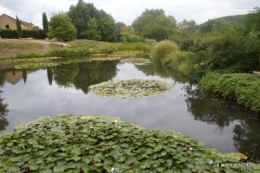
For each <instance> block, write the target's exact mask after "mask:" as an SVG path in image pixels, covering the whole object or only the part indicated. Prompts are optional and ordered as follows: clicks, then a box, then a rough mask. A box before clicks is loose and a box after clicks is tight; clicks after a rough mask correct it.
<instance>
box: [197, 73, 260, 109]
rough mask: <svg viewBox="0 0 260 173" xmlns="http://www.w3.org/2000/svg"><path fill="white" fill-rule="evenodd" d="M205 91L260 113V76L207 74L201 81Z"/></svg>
mask: <svg viewBox="0 0 260 173" xmlns="http://www.w3.org/2000/svg"><path fill="white" fill-rule="evenodd" d="M200 86H201V88H202V89H204V90H205V91H208V92H210V93H214V94H215V95H217V96H220V97H223V98H225V99H228V100H236V101H237V102H238V103H239V104H241V105H243V106H245V107H247V108H250V109H251V110H253V111H256V112H260V76H258V75H255V74H246V73H236V74H235V73H233V74H220V73H207V74H206V75H205V76H204V77H203V78H202V79H201V81H200Z"/></svg>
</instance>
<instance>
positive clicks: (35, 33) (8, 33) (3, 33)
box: [0, 29, 46, 39]
mask: <svg viewBox="0 0 260 173" xmlns="http://www.w3.org/2000/svg"><path fill="white" fill-rule="evenodd" d="M0 37H1V38H11V39H13V38H16V39H17V38H19V36H18V33H17V31H16V30H10V29H5V30H0ZM30 37H32V38H35V39H45V38H46V35H45V34H44V32H43V30H22V38H30Z"/></svg>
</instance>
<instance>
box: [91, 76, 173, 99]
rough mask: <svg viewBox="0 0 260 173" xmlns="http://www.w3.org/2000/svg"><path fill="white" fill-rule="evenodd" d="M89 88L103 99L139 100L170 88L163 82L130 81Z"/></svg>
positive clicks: (101, 84)
mask: <svg viewBox="0 0 260 173" xmlns="http://www.w3.org/2000/svg"><path fill="white" fill-rule="evenodd" d="M89 88H90V90H91V91H92V92H93V93H94V94H96V95H101V96H105V97H116V98H141V97H150V96H154V95H158V94H162V93H163V92H165V91H169V90H171V88H172V87H171V86H170V85H169V84H167V83H166V82H164V81H158V80H145V79H131V80H119V81H109V82H103V83H100V84H96V85H91V86H90V87H89Z"/></svg>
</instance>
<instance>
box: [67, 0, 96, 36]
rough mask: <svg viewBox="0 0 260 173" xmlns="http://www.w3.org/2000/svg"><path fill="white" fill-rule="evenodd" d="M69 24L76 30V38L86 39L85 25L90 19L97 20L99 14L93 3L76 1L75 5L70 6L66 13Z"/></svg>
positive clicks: (86, 27)
mask: <svg viewBox="0 0 260 173" xmlns="http://www.w3.org/2000/svg"><path fill="white" fill-rule="evenodd" d="M68 15H69V17H70V18H71V22H72V23H73V25H74V26H75V28H76V29H77V38H82V39H83V38H87V33H86V31H87V29H88V26H87V23H88V21H89V20H90V19H91V18H96V19H98V18H99V12H98V10H97V9H96V7H95V6H94V4H93V3H85V2H84V1H83V0H78V3H77V4H76V5H71V6H70V9H69V11H68Z"/></svg>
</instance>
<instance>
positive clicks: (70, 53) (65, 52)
mask: <svg viewBox="0 0 260 173" xmlns="http://www.w3.org/2000/svg"><path fill="white" fill-rule="evenodd" d="M89 54H90V52H89V49H88V48H78V49H75V50H73V49H69V48H62V49H53V50H50V51H49V52H48V53H47V56H59V57H77V56H87V55H89Z"/></svg>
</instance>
